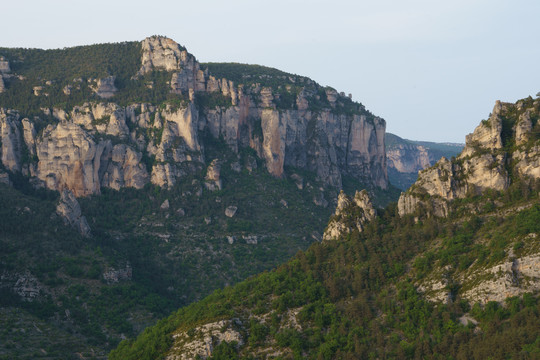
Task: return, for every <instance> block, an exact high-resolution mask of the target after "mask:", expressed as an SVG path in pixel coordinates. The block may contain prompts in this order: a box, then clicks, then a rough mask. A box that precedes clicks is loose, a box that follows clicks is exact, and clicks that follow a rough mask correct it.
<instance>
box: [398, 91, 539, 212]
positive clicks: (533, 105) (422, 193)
mask: <svg viewBox="0 0 540 360" xmlns="http://www.w3.org/2000/svg"><path fill="white" fill-rule="evenodd" d="M539 109H540V101H539V100H533V99H531V98H529V99H525V100H520V101H519V102H518V103H517V104H506V103H504V104H503V103H501V102H499V101H498V102H497V103H496V104H495V107H494V109H493V112H492V115H491V116H490V118H489V119H488V120H485V121H482V123H481V124H480V125H479V126H478V127H477V128H476V129H475V130H474V132H473V133H472V134H469V135H467V137H466V144H465V148H464V149H463V151H462V153H461V154H460V155H459V156H458V158H457V159H456V160H455V161H453V162H451V161H449V160H447V159H446V158H442V159H441V160H439V161H438V162H437V163H436V164H435V165H434V166H432V167H431V168H429V169H426V170H424V171H422V172H421V173H420V174H419V176H418V180H417V181H416V183H414V185H413V186H412V187H411V188H410V189H409V190H408V191H407V192H405V193H402V194H401V196H400V198H399V201H398V211H399V214H400V215H401V216H403V215H406V214H412V213H414V212H416V211H417V210H420V209H422V210H424V211H427V213H428V214H432V215H435V216H440V217H445V216H447V215H448V204H449V202H451V201H452V200H454V199H459V198H464V197H466V196H468V194H480V193H482V192H483V191H484V190H485V189H488V188H489V189H494V190H498V191H502V190H505V189H507V188H508V186H509V185H510V181H511V179H510V176H509V173H508V171H509V169H511V170H512V171H513V173H514V174H515V175H518V177H521V178H532V179H538V178H540V152H539V150H540V138H538V132H537V127H538V126H539V125H538V124H535V126H536V127H533V125H532V120H531V117H530V114H531V113H538V111H539ZM507 149H511V152H508V151H507Z"/></svg>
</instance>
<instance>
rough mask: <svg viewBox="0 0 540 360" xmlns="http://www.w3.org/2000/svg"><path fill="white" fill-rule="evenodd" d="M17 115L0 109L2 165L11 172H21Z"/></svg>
mask: <svg viewBox="0 0 540 360" xmlns="http://www.w3.org/2000/svg"><path fill="white" fill-rule="evenodd" d="M18 123H19V114H18V113H17V112H13V111H9V110H8V111H6V110H4V109H0V137H1V138H0V139H1V140H2V147H1V149H2V164H4V166H5V167H6V169H8V170H11V171H21V150H22V144H21V132H20V130H19V127H18Z"/></svg>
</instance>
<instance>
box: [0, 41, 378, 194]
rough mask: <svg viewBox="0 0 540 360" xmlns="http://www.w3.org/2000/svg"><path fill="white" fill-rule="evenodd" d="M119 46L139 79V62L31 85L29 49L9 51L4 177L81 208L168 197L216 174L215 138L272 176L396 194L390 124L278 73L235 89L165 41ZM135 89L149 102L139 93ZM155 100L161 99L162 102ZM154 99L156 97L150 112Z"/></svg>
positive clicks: (0, 115)
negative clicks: (210, 150) (205, 174)
mask: <svg viewBox="0 0 540 360" xmlns="http://www.w3.org/2000/svg"><path fill="white" fill-rule="evenodd" d="M116 46H117V47H122V46H123V47H128V46H129V47H132V48H134V50H133V51H132V53H134V54H137V53H138V54H139V55H138V58H137V59H131V58H130V59H127V60H125V61H128V60H129V61H130V62H131V63H134V64H135V65H133V68H135V67H137V63H138V64H139V65H138V68H137V71H134V72H133V73H132V74H122V73H120V70H119V71H118V72H119V73H117V74H115V73H114V70H113V71H112V73H110V74H106V75H107V76H103V77H93V76H91V74H92V73H93V72H91V71H88V73H86V74H85V73H84V71H79V72H77V73H76V75H77V76H78V77H77V78H73V79H71V78H64V79H61V78H46V77H47V75H48V74H39V76H37V75H35V77H31V75H32V74H34V71H36V69H35V65H33V63H32V60H31V58H32V56H33V54H34V53H33V52H32V51H31V50H28V52H27V53H24V52H23V53H21V51H15V50H10V49H0V54H2V55H3V56H4V57H3V58H2V62H0V65H1V66H2V68H1V69H0V71H1V73H2V74H4V73H8V72H10V77H9V79H8V81H7V85H5V84H3V83H2V82H0V92H1V91H2V90H3V91H5V101H3V102H1V104H0V127H1V141H2V148H1V159H2V164H3V166H4V167H5V168H6V169H8V170H10V171H14V172H22V173H23V174H24V175H25V176H28V177H30V178H31V179H32V183H33V184H34V185H35V186H41V187H46V188H48V189H52V190H59V191H61V190H63V189H68V190H70V191H72V192H73V194H75V196H78V197H79V196H87V195H91V194H99V193H100V189H101V188H103V187H109V188H113V189H120V188H123V187H134V188H137V189H139V188H141V187H143V186H144V185H145V184H147V183H153V184H155V185H159V186H162V187H166V188H171V187H172V186H174V185H175V184H176V183H177V182H179V181H182V179H183V178H185V177H186V176H187V175H189V174H192V173H193V172H195V171H199V170H201V169H203V168H205V167H207V166H208V165H209V164H210V162H211V161H212V160H213V159H206V156H205V146H206V142H207V141H209V139H223V140H224V141H225V143H226V144H227V145H228V146H229V148H230V149H232V150H233V151H235V152H238V151H239V149H241V148H251V149H253V150H254V151H255V153H256V154H257V156H258V157H259V158H261V159H263V160H264V162H265V167H266V169H267V171H268V172H269V173H270V174H271V175H273V176H275V177H283V176H284V175H285V169H286V167H293V168H299V169H305V170H308V171H312V172H315V173H316V175H317V177H318V178H319V179H320V180H322V181H323V182H324V183H326V184H327V185H329V186H332V187H335V188H338V189H339V188H341V187H342V177H343V176H345V175H348V176H352V177H354V178H356V179H358V180H360V181H362V182H364V183H366V185H369V186H376V187H381V188H383V189H384V188H386V187H387V185H388V179H387V172H386V157H385V148H384V136H385V121H384V120H383V119H381V118H379V117H377V116H374V115H372V114H371V113H369V112H368V111H367V110H365V108H364V107H363V106H362V105H361V104H358V103H354V102H352V101H351V100H350V98H348V97H346V96H345V95H344V94H339V93H338V92H337V91H336V90H334V89H332V88H329V87H326V88H325V87H322V86H319V85H318V84H316V83H315V82H313V81H312V80H310V79H307V78H304V77H300V76H296V75H290V74H286V73H281V72H278V71H277V70H276V72H278V74H279V75H273V76H270V75H267V74H265V73H264V72H263V73H260V74H257V73H256V72H254V73H253V74H249V73H248V74H244V75H242V76H240V77H238V76H236V77H235V75H234V74H235V73H234V72H233V73H231V77H233V78H234V79H235V80H236V81H233V80H231V79H228V78H227V76H228V75H227V64H225V65H223V66H220V65H219V64H208V65H205V64H201V63H199V62H198V61H197V60H196V59H195V57H194V56H193V55H191V54H190V53H188V52H187V50H186V49H184V48H183V47H182V46H180V45H178V44H177V43H176V42H174V41H173V40H171V39H168V38H165V37H161V36H153V37H149V38H147V39H145V40H144V41H142V42H141V43H127V44H119V45H116ZM90 48H91V47H90ZM69 51H70V50H69V49H68V50H66V52H69ZM55 56H56V57H61V56H63V55H62V53H61V52H60V53H58V54H55ZM25 63H28V65H25ZM10 64H14V65H13V66H12V67H13V69H11V68H10ZM238 65H239V64H238ZM89 66H90V65H89ZM119 66H120V65H119ZM245 67H246V68H249V67H248V66H245ZM126 68H127V67H122V68H120V67H119V69H122V71H124V72H125V71H126ZM261 68H262V67H261ZM109 70H110V69H108V71H109ZM19 72H20V73H21V74H22V77H21V78H18V77H16V74H17V73H19ZM67 72H69V71H67ZM73 74H74V76H75V72H74V73H73ZM56 75H58V74H50V76H51V77H52V76H56ZM104 75H105V74H104ZM58 76H60V75H58ZM0 79H1V78H0ZM2 85H3V86H2ZM27 85H28V86H31V87H32V89H34V94H35V95H34V96H33V97H34V98H31V99H30V100H31V102H30V103H29V101H30V100H28V101H27V99H26V98H24V99H23V98H22V97H21V96H19V93H18V91H19V89H20V88H24V86H27ZM35 89H39V91H38V90H35ZM134 89H137V91H140V93H141V94H142V95H141V96H137V94H132V93H133V92H135V90H134ZM158 89H161V90H162V91H163V93H162V96H161V97H156V96H155V94H156V93H157V91H158ZM148 94H154V95H152V96H154V98H152V99H151V101H143V102H141V101H140V99H141V98H145V97H151V95H148ZM18 99H19V101H17V100H18ZM10 100H13V101H10ZM33 104H38V105H33ZM2 106H3V108H2ZM38 127H39V129H38ZM204 134H208V135H209V137H204ZM215 186H216V187H218V188H219V185H217V184H216V185H215Z"/></svg>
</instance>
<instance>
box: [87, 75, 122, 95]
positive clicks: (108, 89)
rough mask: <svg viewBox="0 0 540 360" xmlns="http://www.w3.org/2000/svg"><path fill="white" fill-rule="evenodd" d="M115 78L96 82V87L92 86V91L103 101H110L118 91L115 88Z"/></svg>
mask: <svg viewBox="0 0 540 360" xmlns="http://www.w3.org/2000/svg"><path fill="white" fill-rule="evenodd" d="M115 79H116V77H115V76H107V77H106V78H103V79H98V80H96V85H95V86H92V90H93V91H94V92H95V93H96V95H97V96H99V97H100V98H102V99H109V98H111V97H113V96H114V94H115V93H116V92H117V91H118V89H117V88H116V86H114V80H115Z"/></svg>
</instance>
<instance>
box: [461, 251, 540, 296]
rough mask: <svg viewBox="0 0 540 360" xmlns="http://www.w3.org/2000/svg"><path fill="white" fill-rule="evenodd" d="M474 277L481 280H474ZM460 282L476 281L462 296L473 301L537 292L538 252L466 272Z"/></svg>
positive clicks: (539, 263)
mask: <svg viewBox="0 0 540 360" xmlns="http://www.w3.org/2000/svg"><path fill="white" fill-rule="evenodd" d="M476 278H481V279H482V281H476V282H475V281H473V280H474V279H476ZM463 281H464V285H465V286H467V284H468V283H471V284H475V285H474V286H472V287H470V288H469V289H468V290H467V291H465V292H464V293H463V294H462V295H461V297H462V298H464V299H467V300H468V301H469V302H470V303H472V304H474V303H477V302H479V303H482V304H485V303H487V302H489V301H497V302H503V301H504V300H505V299H506V298H508V297H511V296H519V295H522V294H523V293H526V292H536V291H538V290H540V255H539V254H534V255H528V256H524V257H521V258H517V259H513V260H508V261H506V262H503V263H501V264H499V265H495V266H493V267H490V268H488V269H482V270H478V271H476V272H474V273H472V274H468V275H467V279H463ZM467 287H469V286H467Z"/></svg>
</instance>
